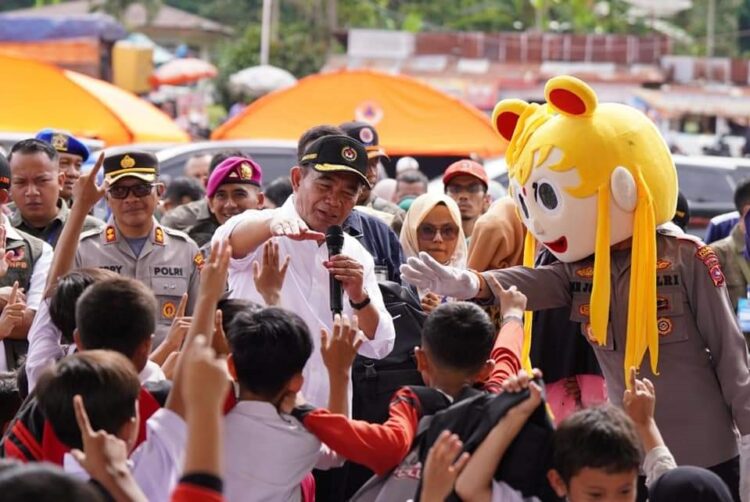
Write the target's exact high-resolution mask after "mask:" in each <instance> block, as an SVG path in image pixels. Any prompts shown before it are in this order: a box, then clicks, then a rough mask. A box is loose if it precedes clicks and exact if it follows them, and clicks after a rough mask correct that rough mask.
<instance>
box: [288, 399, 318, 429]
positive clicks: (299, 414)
mask: <svg viewBox="0 0 750 502" xmlns="http://www.w3.org/2000/svg"><path fill="white" fill-rule="evenodd" d="M315 410H316V408H315V406H313V405H311V404H309V403H308V404H303V405H301V406H295V407H294V409H293V410H292V413H291V415H292V416H293V417H294V418H296V419H297V420H299V421H300V423H302V424H304V423H305V417H306V416H307V415H309V414H310V413H312V412H313V411H315Z"/></svg>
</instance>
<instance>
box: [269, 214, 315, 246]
mask: <svg viewBox="0 0 750 502" xmlns="http://www.w3.org/2000/svg"><path fill="white" fill-rule="evenodd" d="M268 228H269V230H271V235H274V236H276V237H286V238H288V239H292V240H293V241H307V240H314V241H320V240H323V239H325V238H326V236H325V234H323V233H321V232H316V231H315V230H311V229H310V227H308V226H307V223H305V222H304V221H302V220H301V219H299V218H289V217H288V216H286V215H283V214H279V215H277V216H275V217H274V218H273V219H272V220H271V221H270V222H269V223H268Z"/></svg>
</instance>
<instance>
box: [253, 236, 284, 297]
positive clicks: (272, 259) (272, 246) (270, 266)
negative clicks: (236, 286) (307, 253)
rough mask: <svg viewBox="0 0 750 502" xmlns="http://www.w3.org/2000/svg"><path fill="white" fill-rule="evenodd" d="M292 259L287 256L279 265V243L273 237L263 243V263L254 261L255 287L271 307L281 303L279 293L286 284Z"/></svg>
mask: <svg viewBox="0 0 750 502" xmlns="http://www.w3.org/2000/svg"><path fill="white" fill-rule="evenodd" d="M290 259H291V257H290V256H287V257H286V258H285V259H284V263H282V264H281V266H279V243H278V242H276V241H275V240H273V239H271V240H268V241H266V243H265V244H264V245H263V263H262V264H259V263H258V262H257V261H254V262H253V281H254V282H255V288H256V289H257V290H258V292H259V293H260V294H261V296H263V300H265V302H266V305H268V306H269V307H270V306H273V305H278V304H279V293H280V291H281V287H282V286H283V285H284V278H285V277H286V271H287V269H288V268H289V260H290Z"/></svg>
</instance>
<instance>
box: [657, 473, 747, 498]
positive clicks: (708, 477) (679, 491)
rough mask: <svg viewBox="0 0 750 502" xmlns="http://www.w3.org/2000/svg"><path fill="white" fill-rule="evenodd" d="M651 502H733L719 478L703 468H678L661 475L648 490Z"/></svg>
mask: <svg viewBox="0 0 750 502" xmlns="http://www.w3.org/2000/svg"><path fill="white" fill-rule="evenodd" d="M648 494H649V501H650V502H677V501H679V502H693V501H695V502H733V501H734V499H733V498H732V495H731V494H730V493H729V488H727V485H725V484H724V481H722V480H721V478H720V477H719V476H717V475H716V474H714V473H713V472H711V471H709V470H707V469H703V468H701V467H678V468H676V469H673V470H671V471H668V472H666V473H664V474H662V475H661V477H659V478H658V479H657V480H656V481H654V482H653V483H652V484H651V487H650V488H649V490H648Z"/></svg>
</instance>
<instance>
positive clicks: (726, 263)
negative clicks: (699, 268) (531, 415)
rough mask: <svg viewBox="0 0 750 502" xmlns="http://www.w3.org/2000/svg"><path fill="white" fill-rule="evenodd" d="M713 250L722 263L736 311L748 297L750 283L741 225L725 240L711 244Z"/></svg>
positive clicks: (736, 226) (749, 266)
mask: <svg viewBox="0 0 750 502" xmlns="http://www.w3.org/2000/svg"><path fill="white" fill-rule="evenodd" d="M711 249H713V250H714V251H715V252H716V256H718V257H719V261H720V262H721V269H722V271H723V272H724V277H726V281H727V290H728V291H729V299H730V300H732V306H733V307H734V308H735V309H736V308H737V304H738V302H739V300H740V298H745V296H746V295H747V285H748V283H750V262H748V261H747V259H745V255H744V254H743V253H744V251H745V233H744V232H743V231H742V229H741V228H740V226H739V225H735V227H734V228H733V229H732V232H731V233H730V234H729V235H728V236H727V237H725V238H723V239H721V240H718V241H716V242H712V243H711Z"/></svg>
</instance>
